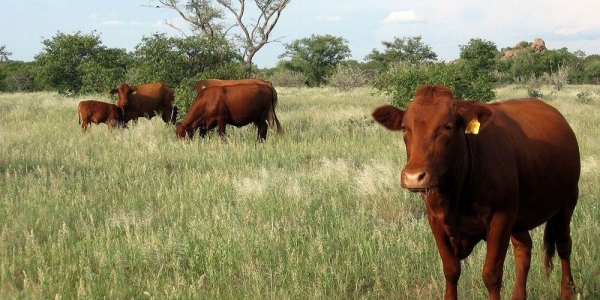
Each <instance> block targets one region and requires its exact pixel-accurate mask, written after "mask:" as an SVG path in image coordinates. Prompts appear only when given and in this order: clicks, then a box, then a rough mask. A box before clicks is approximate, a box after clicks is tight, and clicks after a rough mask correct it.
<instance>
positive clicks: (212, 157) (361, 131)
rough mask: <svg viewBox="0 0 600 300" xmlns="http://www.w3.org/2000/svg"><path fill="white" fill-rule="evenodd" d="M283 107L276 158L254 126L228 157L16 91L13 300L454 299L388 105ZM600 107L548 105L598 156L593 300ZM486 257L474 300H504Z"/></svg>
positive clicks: (330, 93) (586, 151)
mask: <svg viewBox="0 0 600 300" xmlns="http://www.w3.org/2000/svg"><path fill="white" fill-rule="evenodd" d="M542 92H543V91H542ZM581 92H585V93H586V94H585V95H586V99H587V100H589V101H586V103H581V102H578V101H577V99H578V97H577V95H578V94H579V93H581ZM278 93H279V99H280V100H279V106H278V109H277V114H278V117H279V119H280V120H281V123H282V125H283V127H284V129H285V134H284V135H283V136H276V135H275V131H274V130H271V131H269V136H268V137H267V142H266V143H265V144H257V143H256V142H255V134H256V133H255V129H254V128H253V127H252V126H247V127H243V128H240V129H237V128H232V127H228V129H227V130H228V131H227V136H228V142H227V143H222V142H221V141H220V139H219V138H218V137H217V136H216V135H210V136H209V137H208V138H207V139H204V140H200V139H194V140H192V141H189V140H186V141H183V140H177V139H176V137H175V129H174V127H173V126H172V125H166V124H164V123H163V122H162V121H160V120H159V119H156V118H155V119H153V120H140V122H139V123H138V124H137V125H135V126H131V128H130V129H117V130H114V131H113V132H112V133H110V132H109V131H108V130H107V127H106V125H104V124H102V125H99V126H95V125H94V126H92V128H91V129H90V130H89V131H88V132H87V133H85V134H82V133H81V130H80V127H79V125H78V124H77V113H76V110H77V109H76V108H77V103H78V102H79V101H81V100H84V98H77V99H74V98H64V97H61V96H59V95H56V94H51V93H33V94H0V124H1V125H2V126H1V127H0V139H1V144H0V145H1V146H0V298H1V299H14V298H18V299H42V298H44V299H48V298H56V299H73V298H84V299H89V298H92V299H99V298H107V299H145V298H149V299H439V298H440V297H441V295H442V293H443V287H444V282H443V273H442V270H441V262H440V259H439V256H438V254H437V250H436V248H435V244H434V241H433V237H432V235H431V233H430V231H429V226H428V224H427V221H426V219H425V210H424V205H423V204H422V202H421V200H420V199H419V198H418V197H416V196H415V195H413V194H410V193H408V192H406V191H404V190H402V189H401V188H400V186H399V182H398V179H399V178H398V172H399V170H400V168H401V167H402V165H403V163H404V161H405V153H404V146H403V144H402V142H401V138H400V136H399V135H398V134H395V133H391V132H388V131H386V130H385V129H383V128H382V127H381V126H379V125H377V124H375V123H374V122H373V121H372V120H371V118H370V112H371V110H372V109H373V108H374V107H375V106H377V105H380V104H383V103H387V101H388V99H387V98H385V97H384V96H382V95H376V94H373V91H372V90H369V89H359V90H353V91H350V92H347V93H340V92H337V91H336V90H334V89H328V88H324V89H292V88H280V89H278ZM543 93H544V92H543ZM544 94H546V93H544ZM548 94H550V93H549V92H548ZM498 95H499V97H523V96H526V95H527V91H526V89H525V88H519V87H515V86H511V87H506V88H502V89H500V90H498ZM599 95H600V87H597V86H569V87H567V88H566V89H565V90H563V91H560V92H558V93H554V94H552V95H551V96H550V97H549V98H548V99H547V101H548V102H549V103H550V104H552V105H554V106H556V107H557V108H559V109H560V110H561V111H562V112H563V113H564V114H565V116H566V117H567V119H569V121H570V122H571V124H572V126H573V128H574V129H575V131H576V134H577V136H578V139H579V142H580V148H581V152H582V165H583V171H582V178H581V183H580V186H581V197H580V201H579V206H578V208H577V210H576V212H575V215H574V219H573V224H572V232H573V240H574V248H573V250H574V251H573V267H574V270H573V271H574V276H575V280H576V284H577V287H578V292H579V293H580V295H581V298H583V299H596V298H600V281H599V280H598V278H600V233H599V231H598V228H599V227H600V207H599V205H600V202H599V201H598V197H599V195H600V188H599V184H598V182H599V178H600V174H599V172H600V171H599V170H600V168H599V164H600V142H599V139H598V136H600V125H599V124H600V122H599V120H600V96H599ZM92 98H93V97H92ZM85 99H88V98H85ZM101 100H105V101H109V99H101ZM532 235H533V238H534V259H533V263H532V270H531V273H530V276H529V281H528V291H529V296H530V298H531V299H556V298H557V296H558V295H559V276H560V272H559V268H557V269H556V270H554V272H553V274H552V276H551V278H550V280H546V279H545V277H544V275H543V269H542V266H541V245H542V242H541V229H536V230H534V231H533V232H532ZM484 249H485V244H484V243H481V244H480V245H478V247H477V248H476V249H475V251H474V253H473V254H472V256H471V257H469V258H468V259H467V260H466V261H465V262H464V263H463V273H462V277H461V281H460V284H459V290H460V291H459V296H460V298H461V299H482V298H485V297H486V295H487V292H486V290H485V287H484V285H483V282H482V280H481V275H480V274H481V268H482V266H483V260H484V255H485V253H484ZM509 251H511V250H509ZM507 257H508V258H507V261H506V263H505V283H504V288H503V297H504V298H508V297H509V296H510V293H511V291H512V280H513V278H514V265H513V259H512V254H511V253H510V252H509V254H508V256H507ZM556 263H557V264H558V262H556Z"/></svg>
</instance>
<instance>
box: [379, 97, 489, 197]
mask: <svg viewBox="0 0 600 300" xmlns="http://www.w3.org/2000/svg"><path fill="white" fill-rule="evenodd" d="M372 115H373V118H374V119H375V121H377V122H379V123H380V124H382V125H383V126H384V127H386V128H387V129H390V130H400V131H402V132H403V136H404V144H405V146H406V156H407V162H406V165H405V166H404V169H402V172H401V176H400V177H401V179H400V182H401V185H402V187H403V188H406V189H408V190H410V191H413V192H426V191H428V190H431V189H437V188H442V187H443V185H444V184H445V183H446V182H448V180H457V179H456V178H452V177H453V176H456V174H453V173H452V172H456V171H461V170H457V164H460V162H461V161H464V156H465V155H467V154H466V153H467V142H466V139H467V137H466V135H467V134H478V133H479V131H480V130H484V128H485V126H486V125H487V123H488V121H489V120H490V117H491V115H492V112H491V110H490V109H489V108H487V107H486V105H485V104H482V103H478V102H476V101H465V100H455V99H454V96H453V94H452V91H451V90H450V89H448V88H447V87H444V86H439V85H438V86H423V87H421V88H419V89H418V90H417V92H416V93H415V97H414V99H413V101H412V102H411V103H410V104H409V105H408V108H407V109H406V111H403V110H400V109H398V108H396V107H394V106H391V105H383V106H380V107H378V108H376V109H375V110H374V111H373V114H372Z"/></svg>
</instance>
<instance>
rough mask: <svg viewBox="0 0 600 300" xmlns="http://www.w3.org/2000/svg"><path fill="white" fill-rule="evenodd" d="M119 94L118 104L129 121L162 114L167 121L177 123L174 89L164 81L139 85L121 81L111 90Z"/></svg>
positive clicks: (112, 92)
mask: <svg viewBox="0 0 600 300" xmlns="http://www.w3.org/2000/svg"><path fill="white" fill-rule="evenodd" d="M110 93H111V94H118V96H117V97H118V98H117V106H118V107H120V108H121V109H122V110H123V115H124V116H125V119H126V120H127V121H129V120H137V119H138V118H140V117H146V118H152V117H154V116H155V115H157V114H160V115H161V117H162V119H163V121H165V123H168V122H171V123H172V124H174V123H175V120H176V119H177V108H176V107H174V106H173V101H174V99H175V97H174V93H173V90H172V89H171V88H170V87H168V86H167V85H166V84H164V83H146V84H142V85H138V86H134V85H128V84H126V83H121V84H119V85H118V86H117V88H115V89H112V90H111V91H110Z"/></svg>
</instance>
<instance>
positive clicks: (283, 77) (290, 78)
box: [269, 69, 308, 87]
mask: <svg viewBox="0 0 600 300" xmlns="http://www.w3.org/2000/svg"><path fill="white" fill-rule="evenodd" d="M269 80H270V81H271V82H272V83H273V85H274V86H285V87H303V86H306V82H307V81H308V77H306V75H304V74H303V73H300V72H295V71H290V70H287V69H280V70H277V71H276V72H275V73H274V74H273V75H272V76H271V77H269Z"/></svg>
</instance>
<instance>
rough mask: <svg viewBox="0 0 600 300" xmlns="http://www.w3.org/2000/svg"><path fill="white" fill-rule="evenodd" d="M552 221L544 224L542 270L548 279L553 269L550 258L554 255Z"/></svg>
mask: <svg viewBox="0 0 600 300" xmlns="http://www.w3.org/2000/svg"><path fill="white" fill-rule="evenodd" d="M552 224H553V222H552V219H550V220H549V221H548V222H546V227H545V228H544V269H545V271H546V277H550V272H552V269H553V267H554V264H553V263H552V258H554V254H555V253H556V238H555V236H554V227H553V225H552Z"/></svg>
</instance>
